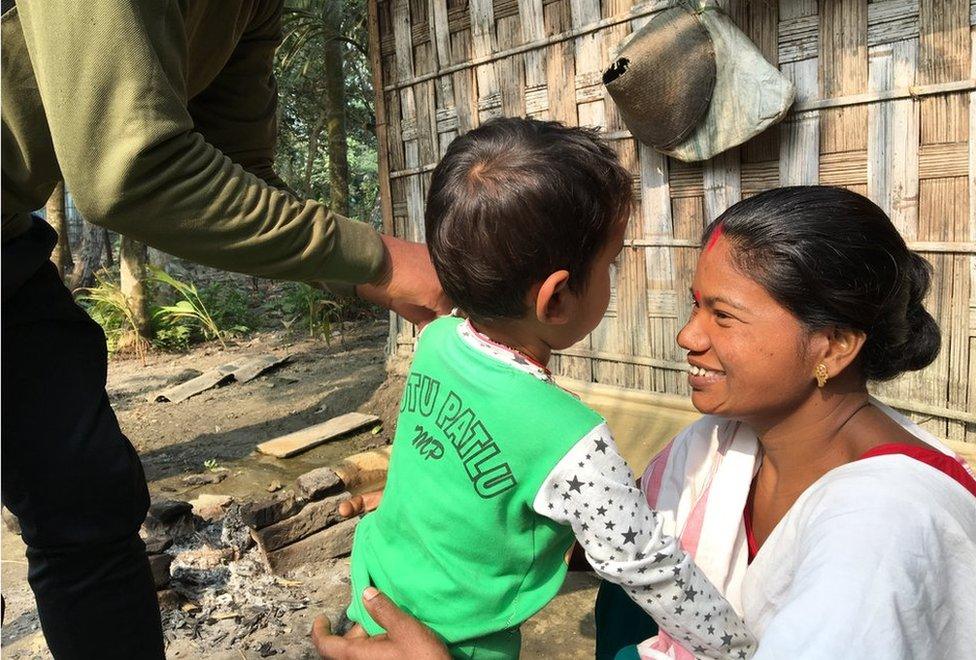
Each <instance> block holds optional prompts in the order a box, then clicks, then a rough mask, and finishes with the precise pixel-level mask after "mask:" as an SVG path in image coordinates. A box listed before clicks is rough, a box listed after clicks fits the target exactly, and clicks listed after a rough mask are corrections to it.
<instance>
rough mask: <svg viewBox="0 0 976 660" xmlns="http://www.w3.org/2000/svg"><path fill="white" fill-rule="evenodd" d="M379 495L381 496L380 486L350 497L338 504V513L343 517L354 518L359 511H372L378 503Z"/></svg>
mask: <svg viewBox="0 0 976 660" xmlns="http://www.w3.org/2000/svg"><path fill="white" fill-rule="evenodd" d="M381 497H383V489H382V488H381V489H380V490H371V491H370V492H368V493H363V494H362V495H355V496H353V497H350V498H349V499H348V500H346V501H345V502H341V503H340V504H339V515H340V516H342V517H343V518H354V517H355V516H358V515H359V514H361V513H367V512H369V511H372V510H373V509H375V508H376V507H378V506H379V505H380V498H381Z"/></svg>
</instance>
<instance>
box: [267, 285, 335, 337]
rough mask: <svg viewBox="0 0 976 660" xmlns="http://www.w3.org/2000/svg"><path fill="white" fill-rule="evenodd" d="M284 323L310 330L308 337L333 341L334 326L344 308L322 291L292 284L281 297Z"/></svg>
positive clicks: (287, 286)
mask: <svg viewBox="0 0 976 660" xmlns="http://www.w3.org/2000/svg"><path fill="white" fill-rule="evenodd" d="M280 304H281V311H282V314H283V318H282V323H283V324H284V325H285V327H286V328H289V329H290V328H291V327H292V326H293V325H295V324H296V323H297V324H299V325H300V326H301V327H303V328H305V329H307V330H308V336H309V337H310V338H311V337H322V338H324V339H325V341H326V343H330V342H331V341H332V324H333V323H335V322H337V321H339V320H340V316H339V312H340V311H341V309H342V306H341V305H340V304H339V303H338V302H336V301H335V300H332V299H330V297H329V295H328V294H327V293H326V292H325V291H322V290H321V289H316V288H315V287H313V286H309V285H308V284H304V283H300V282H290V283H288V284H287V285H286V289H285V291H284V293H283V295H282V296H281V301H280Z"/></svg>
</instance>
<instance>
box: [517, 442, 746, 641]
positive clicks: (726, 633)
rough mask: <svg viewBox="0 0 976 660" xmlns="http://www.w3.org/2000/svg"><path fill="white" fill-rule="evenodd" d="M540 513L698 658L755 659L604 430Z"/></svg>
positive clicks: (542, 502)
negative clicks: (563, 528)
mask: <svg viewBox="0 0 976 660" xmlns="http://www.w3.org/2000/svg"><path fill="white" fill-rule="evenodd" d="M533 508H534V509H535V511H536V512H537V513H539V514H540V515H543V516H545V517H547V518H549V519H551V520H554V521H556V522H558V523H561V524H564V525H570V526H571V527H572V528H573V532H574V533H575V534H576V539H577V541H578V542H579V544H580V545H581V546H582V547H583V550H584V551H585V552H586V557H587V559H588V560H589V562H590V565H591V566H593V569H594V570H595V571H596V572H597V574H599V575H600V577H602V578H604V579H606V580H609V581H610V582H614V583H616V584H619V585H620V586H622V587H623V588H624V590H626V592H627V593H628V595H629V596H630V597H631V598H632V599H633V600H634V602H635V603H637V604H638V605H640V606H641V607H642V608H643V609H644V610H645V611H646V612H647V613H648V614H650V615H651V616H652V617H653V618H654V620H655V621H657V623H658V625H659V626H660V627H661V628H662V629H663V630H665V631H667V633H668V634H669V635H670V636H671V637H672V638H674V639H675V640H676V641H677V642H679V643H681V645H682V646H684V647H685V648H686V649H688V650H689V651H691V652H693V653H694V654H695V656H697V657H708V658H734V659H741V658H747V657H750V656H752V655H753V654H754V653H755V650H756V643H755V639H754V638H753V637H752V634H751V633H750V632H749V630H748V628H746V626H745V624H744V623H743V621H742V619H741V618H740V617H739V615H738V614H737V613H736V612H735V610H734V609H732V606H731V605H730V604H729V602H728V601H727V600H726V599H725V598H724V597H723V596H722V595H721V593H719V591H718V590H717V589H716V588H715V587H714V586H713V585H712V583H711V582H709V581H708V578H706V577H705V575H704V574H703V573H702V572H701V570H699V568H698V567H697V566H696V565H695V564H694V561H693V560H692V558H691V557H690V556H689V555H688V554H687V553H686V552H685V551H684V550H682V549H681V546H680V544H679V542H678V540H677V539H676V538H675V537H673V536H669V535H666V534H665V533H664V532H663V524H664V522H663V518H662V516H661V515H660V514H658V512H657V511H654V510H653V509H651V508H650V507H649V506H648V504H647V500H646V499H645V498H644V495H643V493H641V491H640V489H639V488H637V487H636V485H635V480H634V475H633V473H632V472H631V471H630V468H629V467H628V466H627V463H626V462H625V461H624V459H623V457H621V456H620V453H619V452H618V451H617V446H616V443H615V442H614V441H613V436H612V435H611V433H610V429H609V428H607V425H606V424H600V425H599V426H597V427H596V428H594V429H593V430H592V431H590V432H589V433H588V434H587V435H586V436H584V437H583V438H582V439H581V440H580V441H579V442H578V443H577V444H576V445H575V446H574V447H573V448H572V449H571V450H570V451H569V453H568V454H566V456H564V457H563V458H562V460H560V461H559V463H558V464H557V465H556V467H555V468H554V469H553V470H552V472H550V473H549V476H548V477H547V478H546V480H545V481H544V482H543V484H542V487H541V488H540V489H539V492H538V493H537V494H536V497H535V501H534V502H533Z"/></svg>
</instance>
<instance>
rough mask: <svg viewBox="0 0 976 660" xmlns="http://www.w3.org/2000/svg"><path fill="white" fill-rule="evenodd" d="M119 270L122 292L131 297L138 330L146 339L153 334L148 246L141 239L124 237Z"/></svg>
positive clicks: (130, 300) (120, 251) (130, 301)
mask: <svg viewBox="0 0 976 660" xmlns="http://www.w3.org/2000/svg"><path fill="white" fill-rule="evenodd" d="M119 272H120V274H121V287H122V293H123V294H124V295H125V297H126V298H128V299H129V304H130V305H131V308H132V313H133V316H134V317H135V325H136V330H137V331H138V332H139V334H140V335H141V336H143V337H145V338H146V339H149V338H150V337H151V336H152V329H151V326H150V323H149V305H148V301H147V300H146V287H145V285H144V284H143V280H145V278H146V246H145V245H144V244H143V243H140V242H139V241H137V240H135V239H132V238H129V237H127V236H123V237H122V245H121V247H120V248H119Z"/></svg>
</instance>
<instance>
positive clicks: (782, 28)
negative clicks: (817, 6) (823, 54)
mask: <svg viewBox="0 0 976 660" xmlns="http://www.w3.org/2000/svg"><path fill="white" fill-rule="evenodd" d="M779 6H780V11H782V7H783V0H780V4H779ZM819 52H820V21H819V17H818V16H817V14H816V10H814V13H813V14H808V15H805V16H796V17H794V18H787V19H783V20H780V22H779V47H778V50H777V55H778V58H779V63H780V64H781V65H782V64H789V63H792V62H800V61H802V60H808V59H811V58H815V57H817V54H818V53H819Z"/></svg>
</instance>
